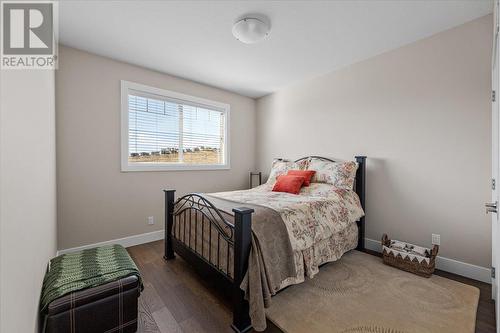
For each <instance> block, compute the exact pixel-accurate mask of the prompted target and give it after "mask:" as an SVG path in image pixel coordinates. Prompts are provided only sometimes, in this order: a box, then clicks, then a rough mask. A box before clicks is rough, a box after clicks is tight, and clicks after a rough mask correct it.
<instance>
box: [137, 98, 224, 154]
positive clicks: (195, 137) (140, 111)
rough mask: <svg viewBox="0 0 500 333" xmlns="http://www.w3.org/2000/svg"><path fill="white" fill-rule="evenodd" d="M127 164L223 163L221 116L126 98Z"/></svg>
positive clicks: (205, 110)
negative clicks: (127, 126)
mask: <svg viewBox="0 0 500 333" xmlns="http://www.w3.org/2000/svg"><path fill="white" fill-rule="evenodd" d="M128 107H129V157H128V160H129V162H133V163H184V164H224V162H225V161H224V135H225V129H224V126H225V114H224V112H222V111H218V110H211V109H208V108H203V107H200V106H195V105H189V104H187V103H182V102H176V101H169V100H161V99H154V98H149V97H142V96H136V95H128Z"/></svg>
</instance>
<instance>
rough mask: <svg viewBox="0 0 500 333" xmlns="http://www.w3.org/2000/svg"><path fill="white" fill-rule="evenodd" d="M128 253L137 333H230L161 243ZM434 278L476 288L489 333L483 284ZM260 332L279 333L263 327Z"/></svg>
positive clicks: (491, 323) (481, 328) (202, 288)
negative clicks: (137, 280) (138, 280)
mask: <svg viewBox="0 0 500 333" xmlns="http://www.w3.org/2000/svg"><path fill="white" fill-rule="evenodd" d="M128 251H129V253H130V255H131V256H132V258H133V259H134V261H135V262H136V264H137V266H138V267H139V269H140V271H141V273H142V276H143V279H144V292H143V293H142V295H141V297H140V298H139V331H138V332H140V333H150V332H151V333H153V332H156V333H157V332H161V333H174V332H185V333H188V332H207V333H214V332H217V333H218V332H232V330H231V329H230V327H229V325H230V324H231V310H230V305H229V303H227V302H226V300H224V298H223V297H222V296H221V295H218V294H217V293H216V292H215V290H214V289H213V288H211V287H210V286H209V285H208V284H207V283H205V282H204V281H201V279H200V278H199V277H198V276H197V275H196V273H195V272H194V271H193V269H192V268H191V267H190V266H189V265H188V264H187V263H186V262H185V261H184V260H182V258H180V257H179V256H177V257H176V259H175V260H172V261H169V262H168V264H167V263H166V262H165V261H164V260H163V241H158V242H153V243H148V244H142V245H138V246H134V247H130V248H129V249H128ZM371 254H375V255H377V253H375V252H373V253H371ZM436 274H438V275H440V276H444V277H446V278H449V279H452V280H456V281H459V282H462V283H466V284H470V285H473V286H476V287H478V288H479V289H480V291H481V295H480V297H479V306H478V311H477V319H476V333H493V332H495V313H494V311H495V304H494V302H493V301H492V300H491V286H490V285H489V284H486V283H482V282H478V281H475V280H471V279H467V278H464V277H461V276H458V275H454V274H451V273H447V272H443V271H437V272H436ZM266 332H268V333H278V332H281V331H280V330H279V329H278V328H276V327H275V326H274V325H273V324H272V323H268V329H267V330H266Z"/></svg>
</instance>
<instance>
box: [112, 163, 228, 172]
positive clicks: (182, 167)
mask: <svg viewBox="0 0 500 333" xmlns="http://www.w3.org/2000/svg"><path fill="white" fill-rule="evenodd" d="M229 169H231V167H230V165H229V164H218V165H207V164H180V163H179V164H144V165H134V164H127V165H122V168H121V172H144V171H146V172H148V171H214V170H229Z"/></svg>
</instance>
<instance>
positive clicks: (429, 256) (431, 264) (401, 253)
mask: <svg viewBox="0 0 500 333" xmlns="http://www.w3.org/2000/svg"><path fill="white" fill-rule="evenodd" d="M395 242H398V243H402V242H399V241H391V240H390V239H389V237H387V235H386V234H384V235H383V236H382V255H383V258H384V264H386V265H390V266H394V267H397V268H399V269H402V270H404V271H407V272H410V273H414V274H417V275H420V276H424V277H430V276H431V275H432V273H434V269H435V267H436V256H437V253H438V250H439V246H437V245H434V247H433V248H432V250H431V249H427V248H420V249H424V250H425V254H424V255H419V254H415V253H412V252H411V249H413V248H414V247H415V245H413V244H407V243H403V244H405V247H404V249H403V250H401V248H395V247H393V245H394V244H395ZM388 249H389V250H388ZM409 249H410V251H409ZM410 257H413V259H412V258H410Z"/></svg>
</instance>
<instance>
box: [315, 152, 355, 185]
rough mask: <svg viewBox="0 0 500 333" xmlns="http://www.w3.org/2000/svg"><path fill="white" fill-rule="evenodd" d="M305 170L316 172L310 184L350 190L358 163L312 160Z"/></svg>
mask: <svg viewBox="0 0 500 333" xmlns="http://www.w3.org/2000/svg"><path fill="white" fill-rule="evenodd" d="M307 169H309V170H315V171H316V173H315V174H314V176H313V178H312V179H311V182H312V183H327V184H331V185H333V186H335V187H336V188H342V189H347V190H352V189H353V187H354V180H355V179H356V170H357V169H358V163H356V162H354V161H346V162H329V161H322V160H319V159H315V158H312V159H311V160H310V161H309V165H308V167H307Z"/></svg>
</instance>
